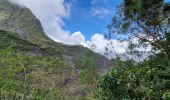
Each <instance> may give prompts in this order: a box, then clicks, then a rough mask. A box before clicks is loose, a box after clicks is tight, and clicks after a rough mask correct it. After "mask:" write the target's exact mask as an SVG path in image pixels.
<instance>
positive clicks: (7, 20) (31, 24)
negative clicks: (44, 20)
mask: <svg viewBox="0 0 170 100" xmlns="http://www.w3.org/2000/svg"><path fill="white" fill-rule="evenodd" d="M0 1H1V2H0V29H2V30H6V31H10V32H12V33H13V34H14V35H15V36H18V37H20V38H21V39H24V40H27V41H29V42H31V43H33V44H37V45H39V46H42V47H43V48H46V49H49V51H50V50H51V53H52V55H53V53H54V51H55V52H58V53H59V54H61V55H67V56H71V57H73V59H74V58H75V59H81V57H82V56H83V55H84V54H85V53H86V52H88V51H89V49H87V48H84V47H83V46H68V45H64V44H61V43H56V42H54V41H53V40H51V39H50V38H48V37H47V36H46V35H45V33H44V31H43V28H42V26H41V23H40V21H39V20H38V19H37V18H36V17H35V16H34V15H33V14H32V12H31V11H30V10H29V9H27V8H23V7H19V6H17V5H15V4H11V3H9V2H8V1H7V0H0ZM94 56H95V57H97V58H98V59H99V62H101V63H99V64H98V65H99V66H100V67H101V68H103V67H105V68H106V67H107V66H109V60H108V59H107V58H106V57H104V56H101V55H99V54H95V55H94ZM64 57H65V56H64Z"/></svg>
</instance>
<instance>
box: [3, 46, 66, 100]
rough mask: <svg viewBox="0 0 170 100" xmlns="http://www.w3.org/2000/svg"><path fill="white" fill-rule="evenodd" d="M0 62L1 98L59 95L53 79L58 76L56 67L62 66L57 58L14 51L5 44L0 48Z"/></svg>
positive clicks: (41, 97) (31, 97) (48, 97)
mask: <svg viewBox="0 0 170 100" xmlns="http://www.w3.org/2000/svg"><path fill="white" fill-rule="evenodd" d="M0 65H1V67H0V90H1V91H0V98H1V99H23V100H25V99H44V98H47V99H57V98H59V97H60V93H59V92H60V89H59V87H57V86H56V83H54V80H58V81H59V80H60V77H59V75H58V74H59V73H60V72H58V71H59V69H60V67H63V66H64V65H63V62H62V61H61V60H59V59H56V58H48V57H34V56H30V55H25V54H21V53H17V52H15V51H13V50H12V49H11V48H10V47H9V48H7V49H3V50H0ZM55 71H56V72H55ZM48 77H53V78H50V79H49V78H48ZM52 79H53V80H52Z"/></svg>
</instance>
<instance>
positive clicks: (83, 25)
mask: <svg viewBox="0 0 170 100" xmlns="http://www.w3.org/2000/svg"><path fill="white" fill-rule="evenodd" d="M121 2H122V0H96V2H95V3H93V0H76V3H75V4H74V5H75V6H74V7H73V8H72V11H71V15H70V17H69V18H65V19H64V23H65V25H64V29H65V30H69V31H70V32H71V33H73V32H75V31H78V30H79V31H81V33H82V34H83V35H84V36H85V38H86V39H87V40H90V38H91V37H92V36H93V35H94V34H95V33H101V34H105V33H107V29H106V26H107V25H108V24H109V23H111V18H112V16H113V14H114V13H115V10H116V7H117V6H118V5H119V4H120V3H121ZM93 9H95V10H101V9H106V10H108V11H109V12H108V13H104V14H105V15H102V14H103V13H102V11H101V15H100V14H98V15H96V16H95V15H93V12H92V10H93ZM101 16H102V17H101Z"/></svg>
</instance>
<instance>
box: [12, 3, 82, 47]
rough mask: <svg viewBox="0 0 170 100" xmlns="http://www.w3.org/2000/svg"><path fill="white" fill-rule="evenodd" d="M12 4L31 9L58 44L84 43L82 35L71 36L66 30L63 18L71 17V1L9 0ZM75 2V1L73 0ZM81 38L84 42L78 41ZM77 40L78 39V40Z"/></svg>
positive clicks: (46, 31)
mask: <svg viewBox="0 0 170 100" xmlns="http://www.w3.org/2000/svg"><path fill="white" fill-rule="evenodd" d="M9 1H11V2H12V3H15V4H18V5H20V6H24V7H27V8H29V9H30V10H31V11H32V12H33V13H34V15H35V16H36V17H37V18H38V19H39V20H40V21H41V24H42V26H43V29H44V31H45V33H46V34H47V35H48V36H49V37H51V38H52V39H54V40H55V41H58V42H63V43H67V44H70V43H71V44H77V42H83V41H84V40H83V39H82V36H83V35H82V34H81V33H80V32H78V33H79V34H78V35H80V36H75V34H76V33H77V32H75V34H73V35H71V33H70V32H69V31H67V30H64V29H63V28H62V26H63V25H64V22H63V18H67V17H69V14H70V9H71V6H72V3H71V1H70V2H69V3H66V2H65V1H64V0H43V1H42V0H9ZM73 1H74V0H73ZM80 37H81V40H82V41H80V40H79V41H78V39H79V38H80ZM76 38H77V39H76Z"/></svg>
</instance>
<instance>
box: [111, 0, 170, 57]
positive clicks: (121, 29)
mask: <svg viewBox="0 0 170 100" xmlns="http://www.w3.org/2000/svg"><path fill="white" fill-rule="evenodd" d="M166 9H167V4H166V3H164V2H163V0H124V2H123V4H122V5H121V6H120V7H119V10H118V12H117V15H116V16H114V17H113V20H112V23H111V24H110V25H108V29H109V34H110V35H112V34H115V33H116V34H123V35H126V36H129V37H136V38H138V39H139V41H140V46H142V45H144V44H146V43H148V44H149V45H152V47H153V49H156V50H161V51H162V52H163V53H164V54H165V55H166V56H167V58H170V47H169V45H170V43H169V41H170V40H169V39H170V38H169V37H170V36H169V34H170V33H169V27H170V24H169V23H170V19H169V13H170V10H166Z"/></svg>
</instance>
